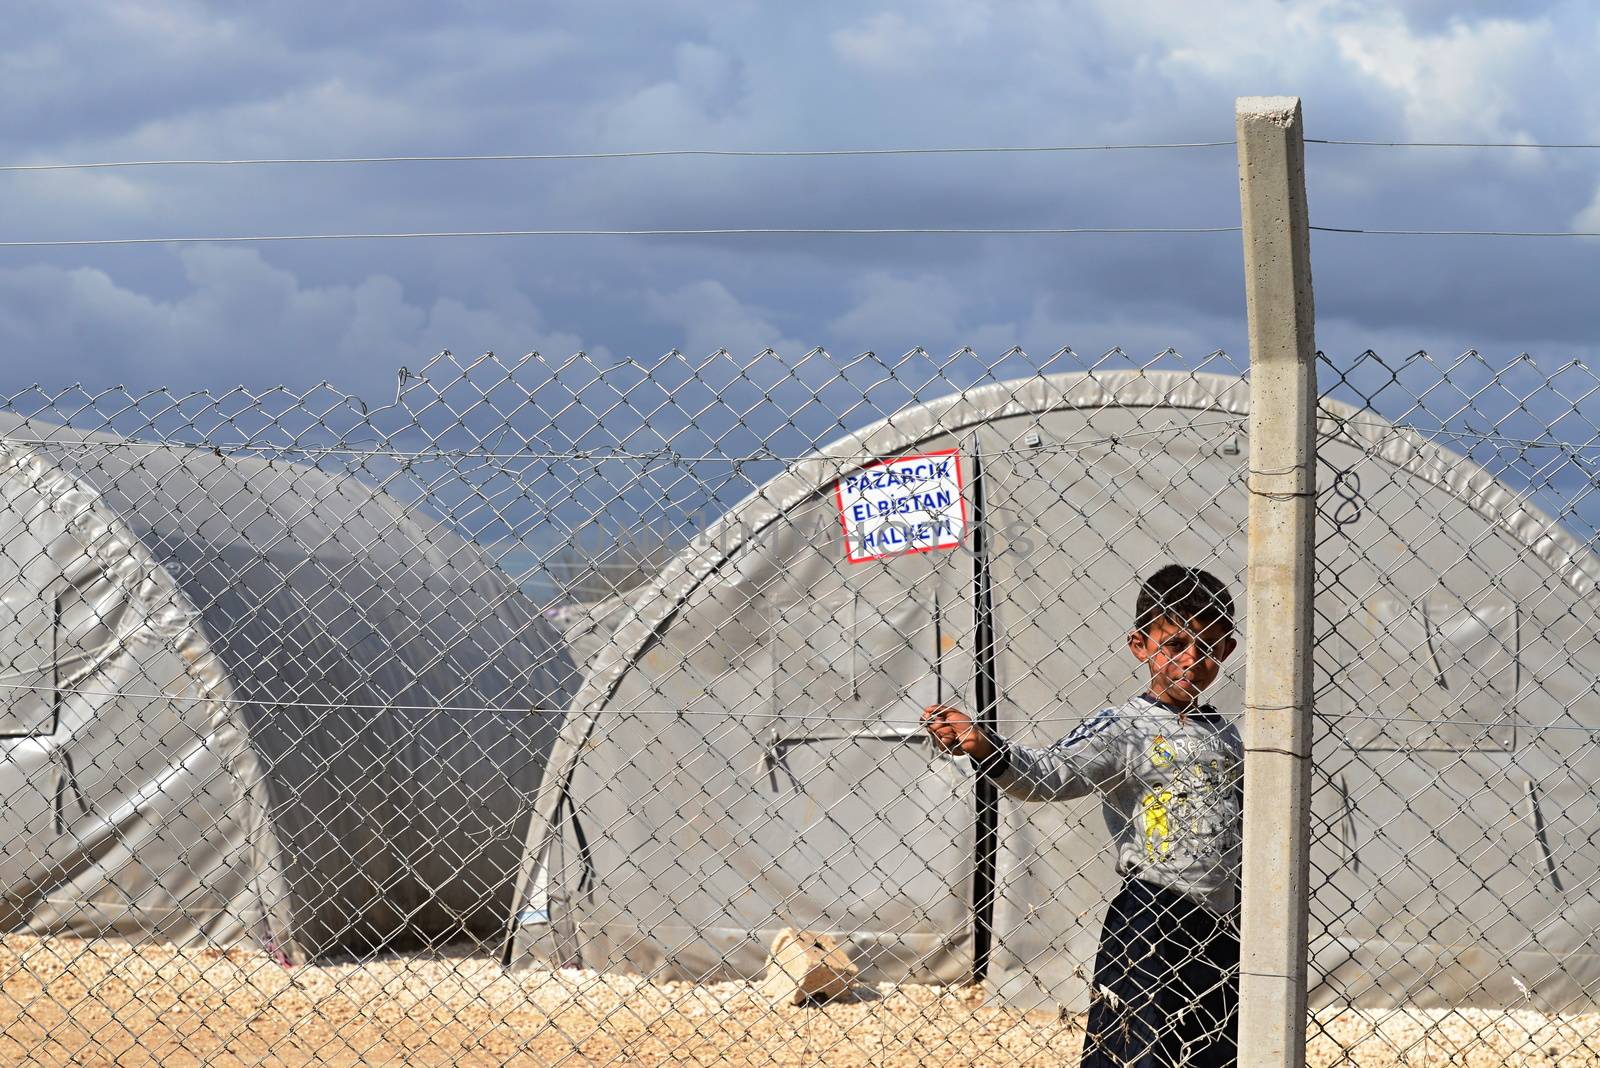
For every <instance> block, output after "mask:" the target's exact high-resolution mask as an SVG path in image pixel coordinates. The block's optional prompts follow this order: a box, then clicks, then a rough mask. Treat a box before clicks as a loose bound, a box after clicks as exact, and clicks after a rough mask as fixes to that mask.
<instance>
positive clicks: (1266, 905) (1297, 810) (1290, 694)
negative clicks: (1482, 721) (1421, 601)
mask: <svg viewBox="0 0 1600 1068" xmlns="http://www.w3.org/2000/svg"><path fill="white" fill-rule="evenodd" d="M1235 117H1236V121H1237V127H1238V147H1239V204H1240V210H1241V213H1242V216H1243V224H1244V275H1245V301H1246V307H1247V310H1248V315H1249V331H1250V474H1249V487H1250V547H1249V564H1248V574H1249V578H1248V589H1247V590H1246V594H1245V600H1246V604H1247V606H1248V608H1247V615H1248V622H1247V625H1246V630H1245V655H1246V674H1245V727H1244V744H1245V770H1244V782H1245V786H1244V789H1245V795H1244V887H1243V891H1244V901H1243V916H1242V929H1241V968H1240V979H1239V988H1240V989H1239V993H1240V1015H1239V1064H1240V1068H1281V1066H1289V1068H1302V1066H1303V1065H1304V1064H1305V1041H1306V915H1307V903H1308V897H1309V893H1308V891H1309V885H1308V883H1309V864H1308V859H1307V849H1308V845H1309V840H1310V802H1311V702H1312V679H1311V643H1312V609H1311V599H1312V577H1313V568H1314V564H1315V559H1314V548H1313V545H1314V543H1313V538H1312V520H1313V516H1314V508H1315V504H1316V498H1315V492H1316V444H1317V438H1316V417H1317V368H1316V344H1315V340H1314V332H1313V323H1314V316H1313V312H1312V303H1311V235H1310V231H1309V229H1308V222H1307V218H1306V184H1305V141H1304V134H1303V132H1302V128H1301V117H1300V101H1299V99H1298V98H1297V97H1285V96H1268V97H1241V98H1240V99H1239V101H1238V103H1237V108H1236V113H1235Z"/></svg>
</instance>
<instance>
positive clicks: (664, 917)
mask: <svg viewBox="0 0 1600 1068" xmlns="http://www.w3.org/2000/svg"><path fill="white" fill-rule="evenodd" d="M1248 403H1249V396H1248V385H1247V383H1246V382H1245V381H1244V380H1242V379H1239V378H1233V377H1226V376H1221V375H1212V374H1200V373H1175V372H1173V373H1169V372H1132V371H1130V372H1092V373H1080V374H1060V375H1053V376H1048V377H1044V376H1040V377H1034V378H1028V379H1021V380H1017V381H1012V382H1004V383H996V384H993V385H987V386H983V387H981V388H976V389H972V390H969V391H967V392H965V393H962V394H960V395H955V396H951V397H947V398H944V399H941V400H938V401H934V402H931V403H928V404H924V405H921V406H919V407H916V408H911V409H908V410H903V411H900V412H897V413H895V414H894V415H893V416H892V417H890V418H888V419H886V420H884V421H882V422H881V423H878V424H876V425H874V426H872V427H870V428H868V429H866V430H863V431H861V432H859V433H856V434H853V435H850V436H848V437H846V438H844V439H842V440H840V441H838V442H835V443H834V444H832V445H830V446H828V447H826V448H824V449H822V450H821V451H820V452H819V453H817V454H816V455H815V456H813V457H809V458H807V459H804V460H802V461H799V462H797V463H795V464H793V465H792V466H791V467H790V468H789V469H788V470H787V471H785V472H784V473H783V474H781V475H779V476H778V477H776V478H774V479H773V480H771V481H770V482H768V483H766V484H765V485H763V486H762V487H761V488H760V489H758V490H757V491H756V492H755V493H753V494H751V495H750V496H749V497H748V498H747V499H746V500H745V501H744V502H742V503H741V504H739V505H737V506H736V507H734V508H733V509H731V510H730V511H729V512H728V513H727V514H726V515H725V516H723V517H722V518H721V519H720V520H718V521H717V523H716V524H714V525H713V527H712V528H711V529H709V530H708V531H706V532H705V534H704V535H702V536H701V537H700V538H698V539H697V540H696V541H695V542H694V543H693V544H692V545H691V546H690V547H688V548H687V549H686V550H685V551H684V552H683V553H682V554H681V555H680V556H679V557H678V559H677V560H676V561H674V562H673V564H671V565H670V566H669V567H668V568H667V569H666V570H665V572H664V573H663V574H662V575H661V576H660V578H659V579H658V580H657V581H656V582H655V583H653V584H652V585H651V586H650V587H649V588H648V589H646V590H643V591H640V592H639V593H638V594H636V595H634V596H633V597H632V599H631V605H632V607H631V608H630V610H629V611H628V613H627V614H626V615H625V616H624V617H623V618H622V620H621V622H620V624H619V625H618V627H617V629H616V631H615V633H614V634H613V635H612V636H611V638H610V640H609V643H608V644H607V645H606V646H605V648H603V649H602V650H601V651H600V653H599V654H598V655H597V656H596V657H595V659H594V661H593V662H592V664H591V667H590V670H589V673H588V676H587V678H586V680H585V682H584V683H583V685H582V687H581V688H580V689H579V692H578V694H577V696H576V697H575V699H574V702H573V704H572V708H571V711H570V712H569V714H568V716H567V718H566V720H565V722H564V724H563V726H562V729H561V732H560V736H559V738H558V739H557V741H556V744H555V746H554V748H553V750H552V752H551V756H550V763H549V768H548V774H547V775H546V776H545V778H544V781H543V783H542V785H541V788H540V796H539V800H538V803H537V805H536V811H535V815H534V819H533V822H532V824H531V825H530V827H529V831H528V846H527V850H526V854H525V856H524V860H523V868H522V875H521V878H520V880H519V883H518V890H517V894H516V902H515V903H516V909H515V911H514V912H513V913H512V916H511V921H510V937H509V939H508V944H507V959H508V962H510V963H512V964H513V965H517V964H523V963H529V962H533V961H545V962H549V961H554V962H556V963H561V964H581V965H584V966H587V967H593V968H598V969H602V970H623V971H630V972H638V973H642V974H645V975H647V976H650V977H653V978H657V979H694V980H713V979H722V978H731V977H736V976H755V975H759V974H760V973H761V971H762V969H763V967H764V964H765V951H766V946H767V945H768V944H770V942H771V940H772V937H773V935H774V934H775V933H776V932H777V931H778V930H780V929H782V928H784V927H790V926H800V927H806V928H811V929H816V930H823V931H828V932H831V933H834V934H836V935H838V936H840V937H841V938H842V940H843V941H844V942H845V944H846V946H847V948H848V949H849V952H850V953H851V954H852V956H853V957H854V959H855V960H856V962H857V963H858V964H860V965H862V966H863V968H864V971H865V976H864V977H865V978H867V979H869V980H890V979H892V980H901V979H903V980H913V981H929V982H953V981H960V980H963V979H969V978H971V977H973V976H974V974H978V975H981V976H982V977H983V978H985V979H986V980H987V981H989V982H990V983H991V984H994V985H995V986H996V987H997V988H998V990H999V991H1000V992H1001V994H1002V995H1003V996H1004V997H1005V998H1006V999H1008V1000H1009V1001H1011V1002H1012V1003H1014V1004H1020V1005H1028V1006H1032V1005H1038V1004H1060V1005H1063V1006H1067V1007H1069V1008H1072V1009H1076V1010H1081V1009H1082V1007H1083V1005H1084V1004H1085V1002H1086V987H1085V982H1086V976H1087V975H1088V972H1089V968H1090V965H1091V962H1092V959H1093V953H1094V948H1095V945H1096V942H1097V938H1098V932H1099V920H1100V915H1101V912H1102V910H1103V907H1104V904H1105V902H1106V901H1107V900H1108V899H1109V897H1110V895H1111V893H1112V892H1113V890H1114V887H1115V881H1116V876H1115V875H1114V873H1113V871H1112V866H1111V859H1110V853H1109V850H1108V849H1107V844H1108V843H1107V836H1106V834H1105V832H1104V830H1103V827H1102V821H1101V817H1100V815H1099V812H1098V808H1099V802H1098V800H1096V799H1094V798H1089V799H1085V800H1083V801H1080V802H1076V803H1073V804H1070V805H1024V804H1020V803H1013V802H1010V801H1009V800H1001V801H1000V802H999V805H998V810H997V811H998V815H989V814H987V813H989V812H994V811H995V809H994V807H993V802H992V800H991V797H990V795H991V794H992V791H991V789H990V788H988V787H987V785H986V784H980V783H978V782H977V781H975V779H974V777H973V775H972V772H971V769H970V767H969V766H968V763H967V762H966V761H965V760H960V759H955V758H947V757H943V756H939V755H935V754H934V753H933V752H932V750H931V747H930V746H928V745H926V744H924V742H923V740H922V736H921V731H920V728H919V727H918V724H917V713H918V711H919V710H920V709H921V707H922V706H923V705H925V704H927V703H930V702H932V701H934V700H935V699H947V700H954V701H957V702H961V703H964V704H966V705H967V706H968V707H971V708H974V709H976V710H978V711H979V712H980V713H983V712H985V711H987V713H988V714H989V715H991V716H992V717H993V719H994V721H995V722H996V724H997V725H998V727H999V729H1000V730H1001V731H1002V732H1003V733H1005V734H1006V735H1008V736H1010V737H1012V738H1015V739H1018V740H1023V741H1029V742H1035V743H1038V742H1043V741H1049V740H1054V739H1055V738H1058V737H1060V736H1061V735H1063V734H1065V733H1066V731H1067V730H1068V729H1070V726H1071V725H1072V723H1073V722H1075V721H1076V720H1078V719H1080V718H1082V717H1084V716H1087V715H1089V714H1091V713H1092V712H1094V711H1095V710H1097V709H1098V708H1100V707H1102V706H1104V705H1106V704H1108V703H1113V702H1115V701H1117V700H1119V699H1120V698H1121V697H1123V696H1125V695H1127V694H1129V693H1131V692H1136V690H1137V688H1138V687H1139V686H1141V685H1142V681H1141V680H1140V679H1139V677H1138V675H1137V674H1136V672H1135V670H1134V669H1135V666H1136V665H1135V664H1134V663H1133V661H1132V659H1131V657H1129V656H1128V655H1127V653H1126V650H1125V646H1124V636H1125V635H1126V632H1127V629H1128V627H1129V624H1130V622H1131V616H1132V608H1133V599H1134V595H1135V592H1136V589H1137V583H1138V580H1139V578H1140V577H1142V576H1143V575H1145V574H1148V573H1149V572H1151V571H1153V570H1154V569H1155V568H1156V567H1158V566H1160V565H1161V564H1163V563H1166V562H1169V561H1179V562H1183V563H1188V564H1192V565H1196V566H1202V567H1206V568H1208V569H1211V570H1213V571H1215V572H1216V573H1218V574H1219V575H1221V576H1222V577H1223V578H1224V579H1225V580H1226V581H1227V582H1228V583H1229V585H1230V586H1231V587H1232V588H1233V590H1234V592H1235V595H1236V597H1238V598H1239V600H1240V603H1241V604H1242V603H1243V600H1242V593H1243V573H1244V560H1245V552H1246V535H1245V530H1244V520H1245V516H1246V512H1247V498H1246V490H1245V486H1244V476H1245V473H1246V471H1247V469H1248V455H1249V445H1248V441H1247V439H1246V436H1245V434H1246V418H1245V417H1246V414H1247V412H1248ZM1320 438H1321V440H1320V471H1319V485H1320V486H1321V487H1322V489H1321V499H1320V501H1319V504H1320V514H1319V528H1318V540H1319V545H1318V561H1319V562H1318V568H1319V570H1318V583H1317V604H1316V611H1317V620H1318V644H1317V671H1318V699H1317V712H1318V720H1319V737H1318V742H1317V749H1316V759H1317V778H1316V785H1317V788H1316V791H1315V795H1314V802H1313V804H1314V815H1313V835H1314V838H1315V845H1314V851H1313V857H1312V864H1313V883H1314V887H1313V894H1314V899H1313V903H1312V920H1311V924H1312V931H1311V934H1312V961H1311V968H1312V976H1313V984H1314V986H1315V987H1316V990H1315V991H1314V993H1313V998H1314V1000H1316V1001H1317V1002H1319V1003H1329V1002H1335V1001H1337V1002H1341V1003H1346V1004H1350V1005H1353V1006H1387V1005H1397V1004H1403V1003H1409V1004H1438V1005H1452V1006H1464V1005H1479V1006H1502V1007H1513V1006H1517V1005H1522V1004H1526V1003H1527V1001H1528V999H1530V998H1531V999H1533V1000H1534V1003H1535V1004H1537V1005H1539V1006H1540V1007H1542V1008H1546V1009H1549V1008H1552V1007H1554V1008H1559V1009H1561V1010H1563V1011H1570V1010H1572V1009H1574V1008H1577V1007H1589V1008H1592V1007H1593V1006H1594V1004H1595V1001H1596V999H1595V992H1596V990H1597V988H1600V948H1597V947H1596V945H1595V937H1596V936H1595V935H1594V931H1595V930H1596V928H1597V927H1600V899H1597V897H1596V896H1595V895H1594V894H1593V893H1591V891H1592V890H1593V889H1594V888H1595V884H1596V880H1597V879H1600V847H1597V846H1595V845H1594V844H1593V843H1592V842H1591V841H1590V838H1589V836H1590V834H1591V833H1592V832H1593V831H1594V829H1595V826H1596V820H1597V819H1600V813H1597V808H1596V801H1595V799H1594V785H1595V783H1596V782H1597V781H1600V751H1597V750H1596V747H1595V746H1594V745H1592V744H1591V740H1592V736H1591V735H1590V734H1589V733H1588V732H1589V730H1591V729H1592V730H1600V696H1597V694H1596V692H1595V688H1594V686H1593V680H1594V679H1595V678H1596V677H1597V675H1600V645H1597V643H1596V641H1595V635H1596V633H1597V632H1600V617H1597V613H1596V602H1595V598H1596V596H1597V595H1596V591H1595V586H1596V582H1597V580H1600V562H1597V561H1596V560H1595V559H1594V558H1593V557H1592V556H1591V555H1590V554H1589V553H1588V552H1587V551H1586V550H1585V549H1584V548H1583V547H1582V546H1581V545H1579V544H1578V543H1577V542H1576V541H1575V540H1574V539H1573V538H1571V537H1570V536H1569V535H1568V534H1567V533H1566V532H1565V531H1563V530H1562V529H1561V528H1560V527H1559V526H1557V525H1556V524H1555V523H1554V522H1553V521H1552V520H1551V519H1550V518H1548V517H1547V516H1545V515H1544V514H1542V513H1541V512H1540V511H1538V510H1537V509H1536V508H1534V507H1532V506H1531V505H1530V504H1529V503H1528V502H1527V501H1526V499H1525V498H1524V496H1523V495H1520V494H1519V493H1518V492H1517V491H1515V490H1513V489H1512V488H1510V487H1508V486H1506V485H1502V484H1500V483H1498V482H1496V481H1495V480H1494V479H1493V478H1492V477H1491V476H1489V475H1488V474H1487V473H1486V472H1484V471H1483V470H1482V469H1480V468H1478V467H1477V466H1475V465H1473V464H1471V463H1469V462H1467V461H1466V460H1464V459H1463V458H1461V457H1459V456H1456V455H1454V454H1452V453H1451V452H1449V451H1447V450H1445V449H1442V448H1439V447H1437V446H1435V445H1433V444H1431V443H1430V442H1428V441H1426V440H1424V439H1423V438H1422V437H1421V436H1420V435H1418V434H1416V433H1414V432H1412V431H1409V430H1404V429H1397V428H1395V427H1393V426H1390V425H1389V424H1388V423H1386V422H1384V421H1383V420H1382V419H1380V418H1378V417H1377V416H1376V415H1374V414H1373V413H1371V412H1370V411H1367V410H1358V409H1356V408H1354V407H1352V406H1349V405H1346V404H1344V403H1342V402H1338V401H1333V400H1325V401H1324V402H1323V405H1322V419H1321V425H1320ZM952 449H953V450H958V451H959V456H960V462H961V464H962V465H963V471H964V474H965V486H964V490H963V495H964V502H965V504H966V506H967V508H968V519H967V521H966V529H965V530H964V540H963V545H962V547H961V548H960V549H958V550H951V551H929V552H919V553H904V554H900V555H891V556H885V557H881V558H878V559H875V560H872V561H869V562H866V563H851V562H849V560H848V558H847V554H846V547H845V544H844V542H845V534H844V532H843V531H841V525H840V522H841V521H840V511H841V507H842V504H841V499H840V498H838V497H836V493H835V490H836V487H837V485H838V483H839V481H840V479H841V478H844V477H846V476H848V475H849V474H850V473H852V472H854V471H858V470H860V469H861V468H862V467H863V465H866V464H870V463H873V462H876V461H883V460H886V459H890V458H896V457H906V456H911V455H922V454H928V453H934V452H939V451H942V450H952ZM1241 623H1242V621H1241ZM1240 678H1242V672H1240V671H1239V666H1238V662H1237V660H1236V661H1235V662H1234V663H1232V664H1230V665H1229V668H1228V670H1227V671H1226V672H1225V675H1224V678H1223V680H1222V681H1221V682H1220V683H1219V685H1218V687H1217V690H1216V691H1215V692H1214V693H1213V694H1212V695H1211V696H1210V700H1212V701H1213V702H1214V703H1215V704H1216V705H1217V706H1218V707H1219V708H1220V709H1222V710H1224V711H1236V710H1238V709H1239V708H1240V706H1241V703H1242V693H1241V690H1240V682H1239V679H1240Z"/></svg>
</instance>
